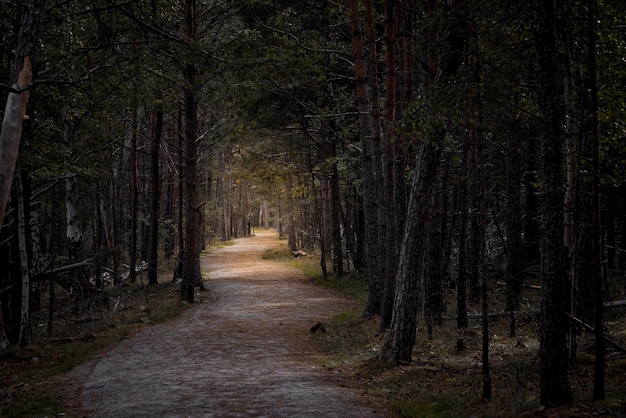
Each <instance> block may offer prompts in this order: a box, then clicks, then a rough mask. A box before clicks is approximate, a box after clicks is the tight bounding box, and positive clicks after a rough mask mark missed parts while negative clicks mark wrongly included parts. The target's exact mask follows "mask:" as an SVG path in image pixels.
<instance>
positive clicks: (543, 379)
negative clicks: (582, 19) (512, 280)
mask: <svg viewBox="0 0 626 418" xmlns="http://www.w3.org/2000/svg"><path fill="white" fill-rule="evenodd" d="M535 19H536V22H535V23H536V38H535V42H536V59H537V63H536V68H537V92H538V101H539V111H540V155H539V161H540V180H541V189H540V202H541V213H542V217H541V221H540V231H541V234H540V248H541V277H542V300H541V302H542V303H541V305H542V309H541V349H540V350H541V351H540V363H541V366H540V402H541V404H542V405H545V406H561V405H567V404H571V402H572V393H571V389H570V384H569V377H568V374H567V370H568V363H569V356H568V350H567V331H568V318H567V316H566V312H567V311H568V309H569V300H570V295H569V286H568V283H567V276H566V271H565V259H564V257H565V254H566V249H565V248H564V241H563V237H564V225H563V219H564V218H563V201H564V189H563V184H564V178H563V151H562V148H563V134H562V124H563V118H564V111H563V103H562V102H561V98H562V96H563V91H562V85H561V80H560V77H559V71H558V70H559V68H558V51H557V47H556V45H557V43H556V32H557V23H556V22H557V18H556V7H555V3H554V0H537V2H536V16H535Z"/></svg>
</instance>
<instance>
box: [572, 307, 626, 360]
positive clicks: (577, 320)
mask: <svg viewBox="0 0 626 418" xmlns="http://www.w3.org/2000/svg"><path fill="white" fill-rule="evenodd" d="M565 315H567V316H568V317H569V319H571V320H572V321H574V322H575V323H577V324H578V325H580V326H582V327H583V328H585V329H586V330H587V331H589V332H595V329H594V328H593V327H592V326H591V325H589V324H587V323H585V322H583V321H582V320H580V319H578V318H576V317H575V316H572V315H570V314H568V313H567V312H566V313H565ZM602 336H603V337H604V341H606V342H607V343H609V344H611V345H612V346H613V347H615V348H616V349H617V350H618V351H621V352H622V353H626V347H624V346H623V345H621V344H620V343H618V342H617V341H615V340H612V339H610V338H609V337H607V336H606V335H604V334H602Z"/></svg>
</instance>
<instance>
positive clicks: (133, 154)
mask: <svg viewBox="0 0 626 418" xmlns="http://www.w3.org/2000/svg"><path fill="white" fill-rule="evenodd" d="M132 112H133V114H132V116H131V127H130V167H129V170H130V180H129V182H130V184H129V186H130V187H129V189H130V193H129V194H130V219H129V220H130V231H129V233H130V243H129V251H128V252H129V256H128V265H129V269H130V270H129V272H128V273H129V274H128V281H129V282H130V283H135V282H136V281H137V269H136V267H137V217H138V209H137V207H138V204H137V200H138V198H139V197H138V192H137V181H138V177H139V176H138V172H137V108H134V109H132Z"/></svg>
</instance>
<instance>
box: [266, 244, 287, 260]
mask: <svg viewBox="0 0 626 418" xmlns="http://www.w3.org/2000/svg"><path fill="white" fill-rule="evenodd" d="M292 259H293V255H291V251H289V248H288V247H287V245H286V244H281V245H280V246H278V247H276V248H272V249H270V250H267V251H265V252H264V253H263V260H275V261H286V260H292Z"/></svg>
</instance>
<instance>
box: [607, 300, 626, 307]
mask: <svg viewBox="0 0 626 418" xmlns="http://www.w3.org/2000/svg"><path fill="white" fill-rule="evenodd" d="M616 306H626V300H614V301H611V302H604V307H605V308H613V307H616Z"/></svg>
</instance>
